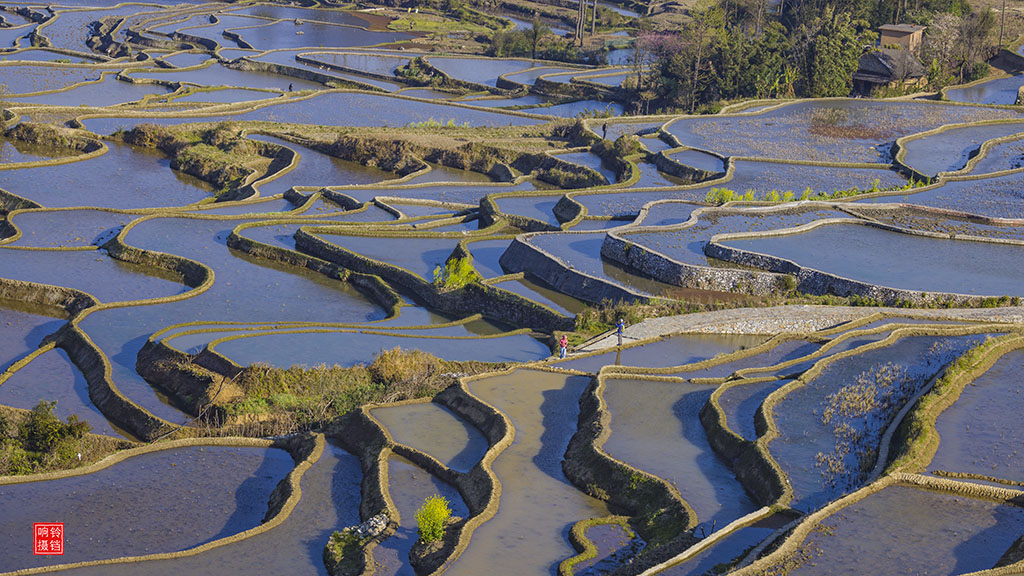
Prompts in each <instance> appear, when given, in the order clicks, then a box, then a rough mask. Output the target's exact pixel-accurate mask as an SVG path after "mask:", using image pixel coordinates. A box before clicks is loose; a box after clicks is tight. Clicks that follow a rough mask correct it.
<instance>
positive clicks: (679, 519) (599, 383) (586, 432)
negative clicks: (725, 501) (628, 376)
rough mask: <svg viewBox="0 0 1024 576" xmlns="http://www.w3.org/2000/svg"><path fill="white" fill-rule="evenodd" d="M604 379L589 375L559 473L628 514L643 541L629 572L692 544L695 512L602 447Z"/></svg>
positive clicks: (606, 416) (674, 492) (606, 428)
mask: <svg viewBox="0 0 1024 576" xmlns="http://www.w3.org/2000/svg"><path fill="white" fill-rule="evenodd" d="M636 377H637V378H642V379H646V378H644V377H643V376H636ZM607 378H608V376H606V375H605V374H604V373H603V372H602V373H601V374H599V375H598V376H596V377H594V378H593V379H592V381H591V384H590V386H588V387H587V389H586V391H585V392H584V393H583V397H582V398H581V399H580V416H579V424H578V426H577V431H576V433H575V434H573V437H572V439H571V440H570V441H569V446H568V448H566V451H565V460H564V461H563V462H562V471H563V472H564V473H565V476H566V477H567V478H568V479H569V480H570V481H571V482H572V483H573V484H574V485H575V486H576V487H577V488H578V489H580V490H582V491H583V492H585V493H586V494H589V495H590V496H592V497H594V498H597V499H599V500H604V501H606V502H608V503H609V504H610V505H613V506H615V507H616V508H621V509H624V510H628V511H629V512H630V514H631V516H632V519H633V525H634V526H636V527H637V529H638V530H639V531H640V535H641V536H642V537H643V538H644V540H646V541H647V543H648V545H647V546H646V547H645V548H644V550H643V551H642V552H641V553H640V555H639V556H637V557H636V558H635V559H634V560H633V562H632V563H631V564H630V572H631V573H636V572H637V571H640V570H641V569H642V568H647V567H650V566H653V565H657V564H660V563H662V562H664V561H665V559H666V558H671V557H674V556H676V555H677V554H678V553H679V552H681V551H683V550H685V549H687V548H689V547H690V546H692V545H693V544H694V542H695V541H696V537H695V536H694V535H693V534H692V530H693V528H694V527H695V526H696V525H697V515H696V513H695V512H694V511H693V508H692V507H691V506H690V505H689V503H687V502H686V500H685V499H684V498H683V497H682V495H681V494H680V493H679V490H678V489H677V488H676V487H675V486H673V485H672V484H670V483H668V482H667V481H665V480H664V479H662V478H660V477H658V476H655V475H653V474H650V473H648V472H645V471H643V470H641V469H639V468H636V467H633V466H631V465H629V464H627V463H625V462H623V461H621V460H618V459H616V458H614V457H612V456H611V455H609V454H608V453H607V452H605V451H604V450H603V448H602V447H603V446H604V444H605V442H606V441H607V440H608V437H609V436H611V433H612V429H611V417H612V416H611V412H610V411H609V410H608V406H607V404H606V403H605V400H604V389H605V386H606V384H605V382H606V379H607Z"/></svg>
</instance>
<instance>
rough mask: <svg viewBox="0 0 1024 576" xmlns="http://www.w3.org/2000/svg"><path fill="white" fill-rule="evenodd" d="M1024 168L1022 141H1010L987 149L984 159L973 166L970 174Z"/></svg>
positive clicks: (1023, 142) (1023, 144)
mask: <svg viewBox="0 0 1024 576" xmlns="http://www.w3.org/2000/svg"><path fill="white" fill-rule="evenodd" d="M1022 166H1024V141H1021V140H1011V141H1009V142H1003V143H1002V144H996V145H995V146H993V147H991V148H989V151H988V153H987V154H985V157H984V158H982V159H981V160H980V161H978V163H977V164H975V165H974V170H972V171H971V174H988V173H990V172H998V171H1000V170H1013V169H1016V168H1020V167H1022Z"/></svg>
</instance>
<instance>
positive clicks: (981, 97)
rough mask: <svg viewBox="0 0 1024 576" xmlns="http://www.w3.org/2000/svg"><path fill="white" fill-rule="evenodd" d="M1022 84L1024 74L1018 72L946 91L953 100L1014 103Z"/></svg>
mask: <svg viewBox="0 0 1024 576" xmlns="http://www.w3.org/2000/svg"><path fill="white" fill-rule="evenodd" d="M1021 84H1024V76H1021V75H1020V74H1018V75H1016V76H1010V77H1007V78H998V79H996V80H989V81H988V82H982V83H981V84H975V85H974V86H970V87H967V88H953V89H951V90H947V91H946V97H947V98H949V99H950V100H952V101H953V102H971V103H974V104H1010V105H1012V104H1014V103H1016V102H1017V91H1018V90H1019V89H1020V87H1021Z"/></svg>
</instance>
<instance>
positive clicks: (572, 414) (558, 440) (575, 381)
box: [533, 376, 590, 535]
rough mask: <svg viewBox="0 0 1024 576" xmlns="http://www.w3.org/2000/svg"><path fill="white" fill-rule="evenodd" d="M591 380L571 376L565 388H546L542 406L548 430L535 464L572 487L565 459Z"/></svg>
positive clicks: (543, 420)
mask: <svg viewBox="0 0 1024 576" xmlns="http://www.w3.org/2000/svg"><path fill="white" fill-rule="evenodd" d="M589 382H590V379H589V378H587V377H585V376H570V377H568V378H566V379H565V386H563V387H562V388H559V389H557V390H545V391H544V392H543V397H544V402H543V403H542V404H541V405H540V413H541V416H542V420H541V425H542V427H543V428H544V432H543V433H542V434H541V435H540V450H539V451H538V452H537V454H536V455H535V456H534V457H533V463H534V464H535V465H536V466H537V468H538V469H539V470H541V471H542V472H544V473H545V474H547V475H548V476H550V477H551V478H554V479H555V480H557V481H559V482H562V483H564V484H567V485H569V486H572V483H571V482H569V480H568V478H566V477H565V474H563V473H562V459H563V456H564V454H565V449H566V448H567V447H568V445H569V439H570V438H572V435H573V434H575V433H576V427H577V421H578V418H579V401H580V395H581V394H582V393H583V390H584V389H585V388H586V387H587V385H588V384H589ZM573 489H575V486H573ZM567 534H568V531H567V532H566V535H567Z"/></svg>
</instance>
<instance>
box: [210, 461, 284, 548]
mask: <svg viewBox="0 0 1024 576" xmlns="http://www.w3.org/2000/svg"><path fill="white" fill-rule="evenodd" d="M279 467H280V466H279V464H277V463H275V462H273V461H271V460H270V459H268V458H264V459H263V462H261V463H260V466H259V468H257V469H256V470H254V471H253V472H252V475H251V476H249V477H248V478H246V479H245V480H243V481H242V483H241V484H239V485H238V489H237V490H235V510H234V512H232V514H231V516H229V517H228V519H227V520H226V521H225V522H224V527H223V528H221V531H220V532H218V533H217V534H216V535H214V536H212V537H211V538H210V539H209V540H207V542H212V541H214V540H219V539H221V538H225V537H227V536H231V535H232V534H237V533H239V532H241V531H243V530H246V529H248V528H250V526H249V525H248V523H247V521H248V520H250V517H251V513H249V511H250V510H252V509H254V508H255V507H256V506H258V505H259V504H257V503H255V502H253V501H252V500H251V499H249V498H246V496H247V494H248V493H256V489H257V488H258V487H259V486H260V485H262V484H263V483H265V482H266V480H267V479H273V478H274V476H275V474H274V471H275V469H276V468H279ZM249 495H251V494H249ZM261 524H262V522H261Z"/></svg>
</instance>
